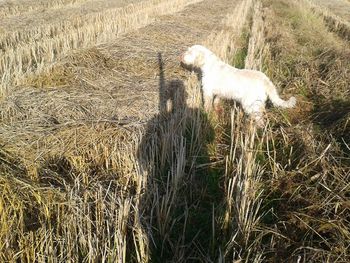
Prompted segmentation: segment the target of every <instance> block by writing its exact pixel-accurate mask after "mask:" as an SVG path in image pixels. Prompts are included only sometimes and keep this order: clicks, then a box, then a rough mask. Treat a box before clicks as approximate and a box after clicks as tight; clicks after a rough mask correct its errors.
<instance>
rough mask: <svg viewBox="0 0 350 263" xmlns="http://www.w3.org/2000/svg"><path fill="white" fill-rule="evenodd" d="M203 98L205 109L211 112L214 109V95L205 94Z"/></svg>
mask: <svg viewBox="0 0 350 263" xmlns="http://www.w3.org/2000/svg"><path fill="white" fill-rule="evenodd" d="M203 97H204V109H205V111H206V112H210V111H211V110H212V108H213V95H212V94H205V93H204V94H203Z"/></svg>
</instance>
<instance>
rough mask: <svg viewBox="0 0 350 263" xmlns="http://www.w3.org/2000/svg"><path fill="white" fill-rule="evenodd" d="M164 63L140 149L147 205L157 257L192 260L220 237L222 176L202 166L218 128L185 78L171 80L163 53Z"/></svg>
mask: <svg viewBox="0 0 350 263" xmlns="http://www.w3.org/2000/svg"><path fill="white" fill-rule="evenodd" d="M158 63H159V114H158V115H156V116H155V117H154V118H152V119H151V120H150V121H149V123H148V124H147V127H146V132H145V135H144V137H143V138H142V140H141V143H140V146H139V149H138V160H139V164H140V168H141V171H142V173H143V174H144V175H145V174H147V178H148V179H147V188H146V192H145V194H144V196H145V197H144V199H143V201H142V202H141V210H142V211H143V215H144V216H143V218H144V219H145V221H144V222H146V223H145V225H147V229H148V233H149V236H148V240H149V249H150V257H151V258H150V259H151V262H187V261H188V260H190V258H197V259H199V258H200V257H202V258H203V257H207V256H209V254H210V251H211V248H212V247H213V243H215V242H214V241H213V239H212V238H211V237H212V236H213V233H212V231H213V230H214V229H213V228H218V227H216V225H214V224H215V221H213V220H214V218H213V216H212V212H213V207H215V208H217V207H218V205H217V203H218V202H219V199H221V195H222V193H221V191H219V186H218V185H219V182H218V181H219V179H218V177H217V176H212V174H211V173H210V171H209V169H208V168H204V169H202V170H200V169H197V168H198V167H204V166H206V164H208V163H209V162H210V161H209V157H208V156H209V154H208V149H207V145H208V144H209V143H210V142H211V141H212V140H213V135H214V131H213V128H212V127H211V125H210V123H209V122H208V119H207V116H206V115H205V114H203V113H202V111H201V110H200V109H199V108H189V107H188V106H187V104H186V99H187V93H186V90H185V86H184V83H183V81H182V80H180V79H173V80H170V81H168V80H166V78H165V75H164V63H163V58H162V54H161V53H159V54H158ZM218 196H220V198H218ZM215 230H216V229H215Z"/></svg>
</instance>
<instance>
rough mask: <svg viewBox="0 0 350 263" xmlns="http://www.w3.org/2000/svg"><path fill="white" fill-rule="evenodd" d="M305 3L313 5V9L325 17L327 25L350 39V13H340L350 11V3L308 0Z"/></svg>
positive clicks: (346, 38) (341, 35)
mask: <svg viewBox="0 0 350 263" xmlns="http://www.w3.org/2000/svg"><path fill="white" fill-rule="evenodd" d="M304 3H305V4H306V5H308V6H310V7H311V9H312V10H313V11H314V12H315V13H316V14H319V15H321V16H322V17H323V19H324V21H325V23H326V24H327V26H328V27H329V28H330V30H332V31H333V32H335V33H337V34H338V35H339V36H340V37H342V38H344V39H345V40H347V41H350V15H341V14H338V13H341V12H342V9H343V10H345V12H349V11H348V10H349V8H350V4H348V3H343V4H342V3H338V5H336V3H334V5H328V4H326V3H323V2H322V1H315V0H307V1H304Z"/></svg>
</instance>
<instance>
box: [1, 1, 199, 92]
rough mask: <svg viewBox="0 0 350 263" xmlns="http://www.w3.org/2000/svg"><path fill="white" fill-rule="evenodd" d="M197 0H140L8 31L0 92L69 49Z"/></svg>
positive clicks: (106, 37) (110, 36)
mask: <svg viewBox="0 0 350 263" xmlns="http://www.w3.org/2000/svg"><path fill="white" fill-rule="evenodd" d="M196 2H199V0H193V1H183V0H172V1H169V0H150V1H142V2H139V3H136V4H129V5H126V6H125V7H122V8H114V9H107V10H105V11H104V12H97V13H92V14H88V15H85V16H76V17H74V18H73V19H69V20H67V21H60V22H59V23H52V24H50V23H49V24H46V25H41V24H40V25H37V26H34V27H33V28H30V29H25V30H23V29H21V28H20V29H18V30H14V31H11V32H7V33H5V34H3V36H2V37H1V40H0V46H1V49H2V55H1V59H0V74H1V75H2V82H1V87H0V92H1V93H2V94H3V95H4V94H6V93H7V91H9V92H10V90H8V87H9V86H11V85H13V84H18V83H20V82H21V79H23V77H24V76H26V75H28V74H30V73H39V72H40V71H42V70H43V69H45V68H47V67H49V66H50V65H51V64H52V63H53V62H54V61H56V60H57V59H59V58H60V57H62V56H64V55H67V54H68V52H70V51H71V50H74V49H78V48H86V47H90V46H93V45H96V44H99V43H103V42H106V41H111V40H113V39H115V38H116V37H118V36H120V35H121V34H125V33H127V32H129V31H131V30H135V29H137V28H140V27H142V26H145V25H147V24H149V23H151V22H152V21H154V19H155V17H157V16H159V15H165V14H169V13H171V12H176V11H179V10H181V9H182V8H184V7H185V6H187V5H189V4H192V3H196ZM33 39H34V40H35V41H33Z"/></svg>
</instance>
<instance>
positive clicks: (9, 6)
mask: <svg viewBox="0 0 350 263" xmlns="http://www.w3.org/2000/svg"><path fill="white" fill-rule="evenodd" d="M86 1H88V0H39V1H38V0H30V1H23V0H19V1H18V0H11V1H6V2H4V3H1V4H0V18H4V17H11V16H18V15H22V14H24V13H28V12H42V11H46V10H47V9H56V8H62V7H66V6H73V5H75V4H77V3H84V2H86Z"/></svg>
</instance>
